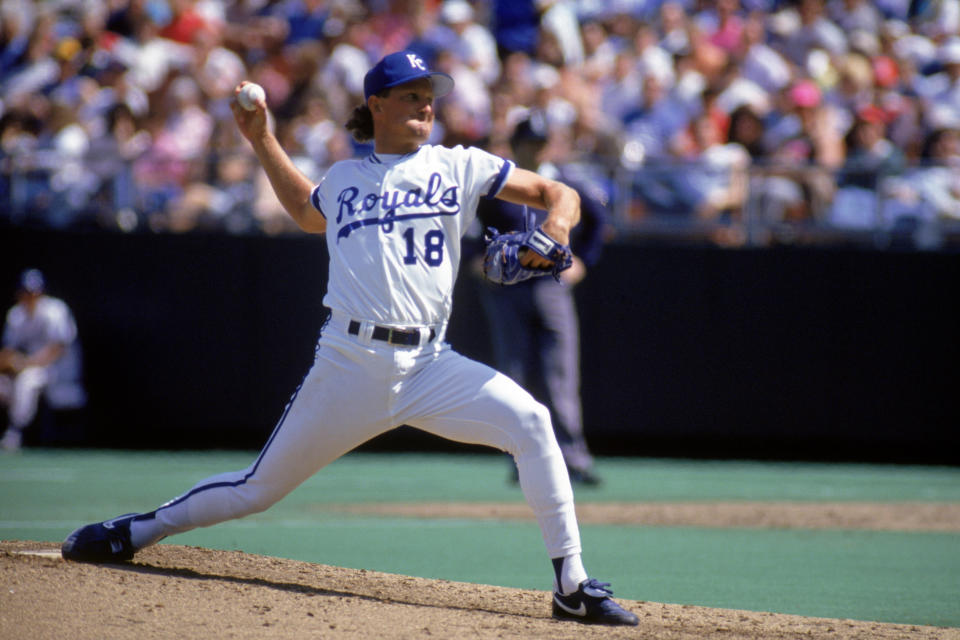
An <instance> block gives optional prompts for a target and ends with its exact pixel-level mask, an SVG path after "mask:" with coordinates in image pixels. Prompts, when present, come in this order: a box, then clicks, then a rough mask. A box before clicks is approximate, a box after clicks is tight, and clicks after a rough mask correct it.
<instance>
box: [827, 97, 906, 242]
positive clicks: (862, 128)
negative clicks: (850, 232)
mask: <svg viewBox="0 0 960 640" xmlns="http://www.w3.org/2000/svg"><path fill="white" fill-rule="evenodd" d="M886 124H887V123H886V114H885V113H884V112H883V110H882V109H880V108H879V107H876V106H874V105H866V106H864V107H862V108H861V109H860V111H859V112H858V114H857V116H856V119H855V120H854V122H853V126H851V127H850V131H849V132H848V133H847V136H846V140H845V142H846V161H845V163H844V165H843V167H842V169H841V170H840V171H839V173H838V176H837V193H836V196H835V197H834V199H833V204H832V206H831V208H830V217H829V221H830V223H831V224H832V225H834V226H836V227H841V228H846V229H870V228H871V227H879V226H882V218H881V214H884V213H888V212H885V211H884V210H883V209H884V207H883V206H882V200H881V198H880V197H878V196H880V195H882V194H883V193H884V191H885V190H884V185H887V184H890V180H891V178H896V177H897V176H898V175H899V174H900V173H901V172H902V171H903V169H904V166H905V158H904V155H903V152H902V151H901V150H900V149H898V148H897V147H896V146H895V145H894V144H893V143H892V142H890V140H888V139H887V138H886Z"/></svg>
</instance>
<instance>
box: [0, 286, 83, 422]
mask: <svg viewBox="0 0 960 640" xmlns="http://www.w3.org/2000/svg"><path fill="white" fill-rule="evenodd" d="M76 340H77V325H76V323H75V322H74V319H73V314H72V313H71V312H70V308H69V307H68V306H67V304H66V303H65V302H64V301H62V300H60V299H58V298H54V297H52V296H46V295H45V296H41V297H40V298H39V299H38V300H37V304H36V307H35V308H34V310H33V312H32V313H31V312H29V311H28V310H27V308H26V307H25V306H24V305H23V304H22V303H18V304H16V305H14V306H13V307H12V308H11V309H10V311H9V312H8V313H7V319H6V324H5V325H4V329H3V346H4V347H6V348H9V349H15V350H17V351H20V352H21V353H24V354H26V355H28V356H32V355H35V354H36V353H37V352H39V351H41V350H42V349H43V348H45V347H47V346H48V345H50V344H53V343H57V344H61V345H63V347H64V354H63V355H62V356H61V357H60V358H59V359H57V360H56V361H54V362H53V363H51V364H49V365H46V366H33V367H27V368H26V369H24V370H23V371H21V372H19V373H18V374H17V375H16V376H13V377H7V376H0V396H2V397H4V398H5V400H6V402H7V403H8V405H9V409H8V411H9V418H10V426H11V427H13V428H14V429H23V428H25V427H26V426H28V425H29V424H30V423H31V422H32V421H33V419H34V417H35V416H36V414H37V408H38V403H39V400H40V394H42V393H43V392H44V390H46V389H47V388H48V387H49V386H50V385H51V384H55V383H57V382H58V381H62V382H65V383H72V382H73V381H74V379H75V376H76V371H75V368H76V367H77V366H78V363H77V362H76V359H77V354H76V352H75V342H76Z"/></svg>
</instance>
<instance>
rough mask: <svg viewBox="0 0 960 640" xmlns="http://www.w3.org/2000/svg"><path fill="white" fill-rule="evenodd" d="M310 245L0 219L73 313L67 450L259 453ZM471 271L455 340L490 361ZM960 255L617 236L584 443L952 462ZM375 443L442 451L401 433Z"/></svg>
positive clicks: (618, 451)
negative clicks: (634, 240) (658, 243)
mask: <svg viewBox="0 0 960 640" xmlns="http://www.w3.org/2000/svg"><path fill="white" fill-rule="evenodd" d="M326 262H327V260H326V249H325V247H324V244H323V242H322V241H321V240H320V239H319V238H311V237H307V236H297V237H284V238H264V237H231V236H223V235H202V234H196V235H182V236H175V235H119V234H116V235H115V234H96V233H66V232H49V231H43V232H40V231H33V230H28V229H10V228H6V229H3V230H2V232H0V266H2V271H0V277H2V281H0V286H2V287H3V289H2V291H4V292H9V295H8V296H7V298H6V300H7V303H8V305H9V304H10V303H12V301H13V290H14V287H15V284H16V278H17V275H18V274H19V272H20V270H21V269H23V268H24V267H27V266H37V267H40V268H41V269H43V270H44V271H45V272H46V274H47V279H48V282H49V289H50V292H51V293H52V294H54V295H57V296H59V297H62V298H64V299H65V300H67V302H68V303H69V304H70V305H71V307H72V308H73V309H74V312H75V315H76V317H77V322H78V325H79V328H80V332H81V338H82V341H83V346H84V351H85V358H86V378H87V386H88V390H89V393H90V398H91V399H90V405H89V407H88V410H87V412H86V420H85V424H86V425H87V428H86V431H85V439H84V440H83V441H82V442H80V443H79V444H83V445H89V446H105V447H149V448H193V447H202V448H210V447H214V448H256V447H259V446H260V444H262V442H263V441H264V440H265V438H266V437H267V436H268V435H269V433H270V431H271V430H272V429H273V427H274V424H275V422H276V420H277V418H278V417H279V416H280V414H281V412H282V410H283V407H284V405H285V403H286V401H287V399H288V398H289V396H290V394H291V393H292V391H293V390H294V389H295V387H296V386H297V384H298V383H299V381H300V380H301V379H302V377H303V376H304V374H305V373H306V371H307V369H308V368H309V366H310V364H311V362H312V358H313V345H314V342H315V340H316V337H317V334H318V331H319V329H320V326H321V324H322V321H323V318H324V316H325V313H324V309H323V306H322V302H321V300H322V296H323V291H324V282H325V275H326ZM475 286H476V283H475V282H473V281H472V280H471V279H470V277H469V276H467V275H466V273H464V274H463V276H462V277H461V279H460V281H459V282H458V285H457V292H456V297H455V303H454V314H453V319H452V324H451V327H450V331H449V334H448V335H449V340H450V342H451V343H452V344H453V345H454V346H455V347H456V348H458V349H459V350H460V351H461V352H462V353H464V354H466V355H468V356H470V357H474V358H477V359H480V360H484V361H488V360H489V353H490V350H489V343H488V341H489V334H488V332H487V329H486V326H485V322H484V320H483V314H482V311H481V309H480V308H479V306H478V303H477V296H476V295H474V289H473V288H474V287H475ZM958 291H960V256H958V255H956V254H947V253H922V252H897V251H886V252H881V251H858V250H839V249H833V250H827V249H764V250H722V249H715V248H669V247H651V246H636V245H632V244H627V243H614V244H612V245H610V246H609V247H608V248H607V250H606V252H605V255H604V257H603V259H602V260H601V262H600V263H599V264H598V265H597V266H596V267H595V268H594V269H593V270H592V272H591V273H590V274H589V275H588V277H587V279H586V280H585V281H584V283H583V284H582V285H581V286H580V287H579V288H578V291H577V297H578V299H579V302H580V314H581V323H582V324H581V330H582V341H581V342H582V359H583V382H582V389H583V401H584V416H585V422H586V428H587V433H588V439H589V441H590V443H591V446H592V447H593V448H594V449H595V451H596V452H597V453H600V454H604V455H645V456H681V457H722V458H727V457H733V458H774V459H802V460H841V459H842V460H878V461H896V462H929V463H950V464H956V463H960V453H958V452H960V447H958V445H960V429H958V424H960V392H958V390H957V380H958V376H957V374H956V370H957V367H958V363H960V347H958V345H960V331H958V326H960V325H958V323H957V319H956V317H957V316H956V314H955V313H954V312H953V311H952V303H953V298H955V297H956V295H957V292H958ZM367 446H368V447H369V448H394V447H396V448H406V449H410V448H433V449H444V448H454V449H456V447H451V445H448V444H446V443H443V442H442V441H438V440H436V439H434V438H433V437H432V436H426V435H425V434H420V433H419V432H416V431H414V430H411V429H402V430H400V431H398V432H396V433H394V434H390V435H388V436H384V437H381V438H378V439H377V440H375V441H374V442H372V443H370V444H368V445H367Z"/></svg>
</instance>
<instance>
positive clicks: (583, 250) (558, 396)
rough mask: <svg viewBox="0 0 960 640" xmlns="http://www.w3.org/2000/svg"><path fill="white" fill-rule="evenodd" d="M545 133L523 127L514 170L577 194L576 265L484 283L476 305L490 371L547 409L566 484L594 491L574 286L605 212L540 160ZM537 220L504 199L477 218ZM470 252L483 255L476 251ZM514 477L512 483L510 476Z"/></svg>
mask: <svg viewBox="0 0 960 640" xmlns="http://www.w3.org/2000/svg"><path fill="white" fill-rule="evenodd" d="M547 143H548V137H547V132H546V130H545V127H544V126H541V125H540V123H539V120H538V119H537V118H536V117H533V118H530V119H527V120H523V121H521V122H520V123H519V124H518V125H517V126H516V127H515V129H514V132H513V134H512V136H511V138H510V147H511V151H512V153H513V156H514V161H515V162H516V163H517V166H519V167H522V168H524V169H529V170H531V171H536V172H538V173H542V174H544V175H547V176H548V177H550V178H553V179H556V180H560V181H562V182H564V183H565V184H568V185H570V186H571V187H573V188H575V189H576V190H577V192H578V193H579V194H580V211H581V218H580V224H579V225H578V226H577V227H576V228H575V229H574V231H573V233H572V234H571V243H570V245H571V248H572V249H573V254H574V258H573V260H574V264H573V266H572V267H571V268H569V269H567V270H565V271H563V272H561V273H560V276H559V280H556V279H554V278H552V277H550V276H546V277H540V278H531V279H530V280H526V281H523V282H519V283H517V284H514V285H511V286H502V285H498V284H493V283H490V282H487V281H486V280H483V281H481V284H480V287H479V288H480V302H481V304H482V306H483V309H484V312H485V314H486V316H487V320H488V323H489V327H490V332H491V336H492V341H493V344H492V347H493V358H494V363H493V365H494V366H495V367H496V368H497V369H499V370H500V371H502V372H504V373H505V374H507V375H508V376H510V377H511V378H513V379H514V380H515V381H516V382H517V383H519V384H520V385H521V386H523V387H524V388H526V389H527V390H529V391H530V393H531V394H533V396H534V397H535V398H536V399H537V400H538V401H539V402H541V403H542V404H544V405H545V406H546V407H547V408H549V410H550V417H551V419H552V422H553V428H554V431H555V433H556V436H557V441H558V443H559V444H560V449H561V450H562V451H563V458H564V461H565V462H566V464H567V470H568V471H569V473H570V480H571V481H572V482H573V483H575V484H580V485H588V486H590V485H598V484H600V478H599V476H598V475H597V473H596V472H595V470H594V461H593V456H592V455H591V454H590V451H589V449H588V447H587V442H586V439H585V438H584V434H583V415H582V413H583V412H582V409H581V402H580V327H579V321H578V318H577V309H576V303H575V300H574V296H573V290H574V286H575V285H576V284H577V283H579V282H580V280H582V279H583V277H584V275H585V274H586V269H587V267H590V266H592V265H593V264H595V263H596V261H597V260H598V259H599V257H600V254H601V251H602V246H603V241H604V232H605V221H606V207H605V205H604V202H603V201H602V196H600V197H598V194H597V189H595V188H590V186H589V185H587V184H585V183H584V181H583V180H581V179H578V176H575V175H572V172H571V171H569V169H568V168H565V167H564V166H562V165H555V164H553V163H549V162H543V161H542V155H543V151H544V149H545V148H546V146H547ZM528 215H530V216H532V217H534V218H535V219H534V221H533V222H532V224H531V226H530V228H533V227H534V226H536V225H537V224H539V223H541V222H542V221H543V219H544V218H545V217H546V212H545V211H539V210H530V211H529V212H528V211H527V210H526V209H525V208H524V207H523V206H520V205H516V204H513V203H510V202H506V201H504V200H497V199H491V200H485V201H484V202H482V203H481V204H480V206H479V207H478V209H477V216H478V218H479V219H480V222H481V223H482V224H483V226H484V227H485V228H488V227H493V228H495V229H497V230H498V231H500V232H501V233H505V232H509V231H521V230H523V229H524V228H525V216H528ZM474 249H478V250H480V251H482V248H481V247H479V246H477V247H474ZM511 477H512V478H513V479H516V475H515V470H514V472H513V473H512V475H511Z"/></svg>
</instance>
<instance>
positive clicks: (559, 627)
mask: <svg viewBox="0 0 960 640" xmlns="http://www.w3.org/2000/svg"><path fill="white" fill-rule="evenodd" d="M447 507H448V509H449V508H450V505H447ZM485 508H486V509H489V508H492V507H490V506H489V505H488V506H487V507H485ZM502 508H504V509H507V507H502ZM949 511H950V512H949V514H945V513H944V512H943V511H940V510H934V511H932V512H923V513H922V514H921V516H922V517H921V519H926V520H927V527H931V526H933V523H934V522H936V523H938V526H936V527H935V528H940V527H942V526H943V525H944V520H948V521H953V522H954V523H955V522H956V520H954V518H953V516H956V513H957V512H956V510H955V507H950V509H949ZM656 512H657V513H661V512H663V508H661V509H659V510H658V511H656ZM668 512H669V513H672V514H673V515H672V516H669V517H667V515H664V516H663V517H664V518H667V519H668V520H671V521H675V520H676V518H680V519H681V520H682V519H684V518H687V517H693V516H691V515H690V514H689V513H687V512H686V511H684V510H681V511H680V512H677V511H669V509H668ZM619 513H620V517H624V516H625V514H624V513H623V512H622V511H620V512H619ZM678 513H679V514H680V515H677V514H678ZM448 514H449V512H448ZM473 515H475V516H476V515H478V514H476V513H474V514H473ZM487 515H489V514H487ZM584 515H587V514H586V513H585V514H584ZM606 515H607V516H610V515H612V514H606ZM634 515H637V514H636V512H634ZM714 515H715V516H716V514H714ZM727 515H728V516H735V517H733V520H735V521H737V522H739V523H741V524H742V523H743V518H744V514H743V512H742V508H736V509H733V510H732V511H731V512H730V513H728V514H727ZM803 515H804V514H803V513H802V512H801V513H799V514H798V513H797V512H794V513H793V516H792V518H787V521H786V522H785V521H784V520H783V519H782V518H778V519H775V522H772V523H768V526H796V525H799V524H800V523H799V522H798V521H797V518H800V520H805V519H806V518H803V517H801V516H803ZM810 515H811V514H809V513H808V514H806V516H807V517H809V516H810ZM887 515H889V516H892V517H894V518H896V517H900V518H901V519H900V522H901V524H902V523H903V522H904V520H903V519H902V517H903V516H904V513H903V512H902V511H896V512H891V513H889V514H887ZM914 515H916V513H915V514H914ZM499 516H500V517H505V516H506V517H509V515H508V514H506V513H500V514H499ZM681 516H682V517H681ZM590 517H591V516H588V519H590ZM593 517H598V518H599V515H598V514H593ZM817 517H818V518H823V517H826V516H824V515H823V514H822V513H821V514H820V515H819V516H817ZM917 517H920V516H917ZM651 518H652V516H651V514H650V513H647V515H646V519H651ZM784 518H786V516H784ZM641 519H645V518H641ZM747 519H748V520H749V519H750V518H747ZM828 519H829V518H828ZM713 523H714V524H716V523H717V520H716V519H714V520H713ZM755 524H756V523H755ZM806 524H807V526H810V525H811V524H812V522H811V521H809V520H807V522H806ZM834 524H836V523H835V522H834ZM861 524H862V523H861ZM879 524H880V523H878V522H873V523H872V526H874V527H876V526H878V525H879ZM761 526H762V525H761ZM801 526H802V525H801ZM955 527H956V524H953V525H949V526H948V527H947V529H948V530H956V529H955ZM911 528H912V527H911ZM920 528H926V527H920ZM941 530H943V529H941ZM0 573H2V575H3V589H2V592H0V638H2V639H3V640H7V639H9V640H13V639H17V640H21V639H31V640H47V639H50V640H53V639H56V640H60V639H62V638H71V639H75V640H88V639H89V640H111V639H114V638H116V639H124V640H126V639H128V638H133V637H136V638H143V639H146V640H150V639H159V638H171V639H172V638H176V639H178V640H180V639H185V638H187V639H192V638H203V639H209V638H217V639H220V638H240V639H246V638H250V639H253V638H257V639H261V638H291V639H300V638H363V639H366V638H452V639H459V638H481V639H485V638H524V639H526V638H543V639H547V638H549V639H551V640H553V639H558V640H563V639H566V638H570V639H576V640H583V639H585V638H656V639H664V640H702V639H714V638H717V639H719V638H723V639H725V640H726V639H731V638H741V639H745V640H754V639H756V640H760V639H765V640H766V639H772V640H780V639H782V640H787V639H790V640H793V639H796V638H804V639H808V640H810V639H812V640H838V639H843V640H846V639H857V640H894V639H897V640H899V639H907V638H909V639H911V640H934V639H936V640H960V629H954V628H950V629H945V628H937V627H924V626H912V625H898V624H884V623H877V622H862V621H855V620H836V619H826V618H809V617H801V616H792V615H784V614H775V613H760V612H752V611H738V610H729V609H710V608H705V607H696V606H688V605H674V604H661V603H655V602H639V601H630V600H623V599H619V602H620V603H621V604H623V605H624V606H625V607H627V608H628V609H630V610H632V611H634V612H635V613H636V614H637V615H638V616H639V617H640V626H639V627H630V628H623V627H618V628H598V627H591V626H585V625H581V624H578V623H574V622H559V621H556V620H553V619H552V618H551V617H550V593H549V592H548V591H531V590H521V589H511V588H505V587H494V586H487V585H477V584H468V583H461V582H449V581H444V580H427V579H424V578H415V577H410V576H402V575H393V574H385V573H378V572H373V571H364V570H356V569H344V568H340V567H331V566H326V565H320V564H312V563H307V562H299V561H293V560H284V559H279V558H272V557H265V556H257V555H251V554H246V553H242V552H239V551H216V550H210V549H202V548H195V547H184V546H176V545H168V544H161V545H156V546H153V547H150V548H148V549H145V550H143V551H141V552H140V553H138V554H137V556H136V558H135V561H134V562H132V563H129V564H123V565H92V564H82V563H75V562H66V561H64V560H62V559H61V558H60V557H59V545H58V544H54V543H49V542H27V541H6V542H0Z"/></svg>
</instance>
